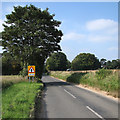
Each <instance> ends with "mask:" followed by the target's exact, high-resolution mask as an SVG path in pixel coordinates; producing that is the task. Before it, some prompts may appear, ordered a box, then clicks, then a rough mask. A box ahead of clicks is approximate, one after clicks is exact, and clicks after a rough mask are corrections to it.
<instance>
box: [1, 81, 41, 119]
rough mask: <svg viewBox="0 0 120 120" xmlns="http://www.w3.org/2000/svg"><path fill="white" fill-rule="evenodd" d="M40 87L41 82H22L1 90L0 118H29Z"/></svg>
mask: <svg viewBox="0 0 120 120" xmlns="http://www.w3.org/2000/svg"><path fill="white" fill-rule="evenodd" d="M28 88H29V89H28ZM41 88H42V84H41V83H28V82H22V83H17V84H14V85H12V86H11V87H9V88H7V89H5V90H3V91H2V118H3V119H5V118H9V119H10V118H12V119H13V118H29V117H30V111H31V110H32V109H33V108H34V105H35V97H36V95H37V93H38V92H40V90H39V89H41Z"/></svg>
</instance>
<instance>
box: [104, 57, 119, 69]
mask: <svg viewBox="0 0 120 120" xmlns="http://www.w3.org/2000/svg"><path fill="white" fill-rule="evenodd" d="M106 68H107V69H120V59H117V60H112V61H110V60H108V61H107V62H106Z"/></svg>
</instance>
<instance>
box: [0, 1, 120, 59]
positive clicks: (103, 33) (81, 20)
mask: <svg viewBox="0 0 120 120" xmlns="http://www.w3.org/2000/svg"><path fill="white" fill-rule="evenodd" d="M29 4H33V5H35V6H36V7H39V8H42V9H45V8H46V7H48V8H49V12H50V13H51V14H53V13H54V14H55V17H54V19H57V20H59V21H61V22H62V23H61V26H60V28H59V29H61V30H62V32H63V34H64V35H63V37H62V40H61V42H60V45H61V48H62V52H64V53H65V54H66V55H67V58H68V59H69V60H70V61H72V60H73V59H74V58H75V56H76V55H78V54H79V53H92V54H95V56H96V57H97V58H98V59H101V58H106V59H107V60H113V59H117V58H118V3H117V2H29V3H28V2H2V17H1V19H0V23H3V21H4V20H5V15H7V14H10V13H11V11H13V6H18V5H21V6H25V5H29ZM0 25H1V24H0ZM2 30H3V27H2V26H0V31H2ZM0 52H2V50H1V49H0Z"/></svg>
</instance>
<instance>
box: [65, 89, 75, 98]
mask: <svg viewBox="0 0 120 120" xmlns="http://www.w3.org/2000/svg"><path fill="white" fill-rule="evenodd" d="M64 91H65V92H67V93H68V94H69V95H71V96H72V97H73V98H76V97H75V96H74V95H73V94H71V93H70V92H68V91H67V90H66V89H64Z"/></svg>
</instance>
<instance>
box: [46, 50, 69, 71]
mask: <svg viewBox="0 0 120 120" xmlns="http://www.w3.org/2000/svg"><path fill="white" fill-rule="evenodd" d="M46 66H47V69H49V70H54V71H64V70H66V69H67V67H68V66H69V62H68V60H67V58H66V55H65V54H64V53H62V52H58V53H53V54H52V55H51V56H50V57H49V58H48V59H47V62H46Z"/></svg>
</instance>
